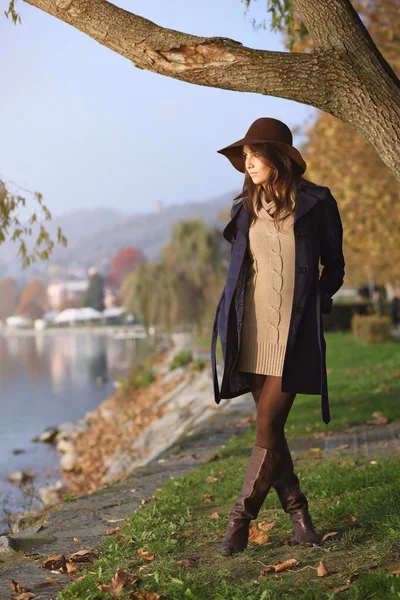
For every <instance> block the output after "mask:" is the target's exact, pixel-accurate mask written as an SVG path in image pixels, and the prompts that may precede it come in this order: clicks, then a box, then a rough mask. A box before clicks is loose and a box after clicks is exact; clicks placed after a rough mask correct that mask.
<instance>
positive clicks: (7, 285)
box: [0, 277, 21, 320]
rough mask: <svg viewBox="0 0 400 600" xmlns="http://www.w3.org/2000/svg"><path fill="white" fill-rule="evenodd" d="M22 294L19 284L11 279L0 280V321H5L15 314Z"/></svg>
mask: <svg viewBox="0 0 400 600" xmlns="http://www.w3.org/2000/svg"><path fill="white" fill-rule="evenodd" d="M20 293H21V291H20V288H19V285H18V283H17V282H16V281H15V280H14V279H11V277H7V278H6V279H1V280H0V319H4V320H5V319H6V318H7V317H11V315H13V314H14V311H15V309H16V308H17V306H18V302H19V296H20Z"/></svg>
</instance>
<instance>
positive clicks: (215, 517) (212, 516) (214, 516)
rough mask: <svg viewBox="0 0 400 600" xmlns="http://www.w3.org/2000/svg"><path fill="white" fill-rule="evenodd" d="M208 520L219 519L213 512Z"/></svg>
mask: <svg viewBox="0 0 400 600" xmlns="http://www.w3.org/2000/svg"><path fill="white" fill-rule="evenodd" d="M210 519H219V514H218V513H217V512H213V514H212V515H211V517H210Z"/></svg>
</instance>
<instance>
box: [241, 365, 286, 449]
mask: <svg viewBox="0 0 400 600" xmlns="http://www.w3.org/2000/svg"><path fill="white" fill-rule="evenodd" d="M249 375H250V388H251V392H252V395H253V398H254V401H255V403H256V407H257V425H256V444H257V446H261V447H262V448H270V449H272V450H277V451H284V450H285V449H286V441H285V424H286V421H287V418H288V416H289V413H290V409H291V408H292V405H293V402H294V399H295V397H296V394H294V393H289V392H282V377H277V376H274V375H260V374H258V373H250V374H249Z"/></svg>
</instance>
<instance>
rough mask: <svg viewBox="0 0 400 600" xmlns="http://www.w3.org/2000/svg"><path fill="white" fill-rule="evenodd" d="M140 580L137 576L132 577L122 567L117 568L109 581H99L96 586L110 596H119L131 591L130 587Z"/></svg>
mask: <svg viewBox="0 0 400 600" xmlns="http://www.w3.org/2000/svg"><path fill="white" fill-rule="evenodd" d="M139 582H140V579H139V578H138V577H132V576H131V575H130V574H129V573H128V572H127V571H125V570H124V569H117V570H116V572H115V575H114V577H113V578H112V579H111V581H110V583H108V584H102V583H99V585H98V586H97V587H98V588H99V590H100V591H102V592H105V593H107V594H110V595H111V596H115V597H119V596H120V595H121V594H126V593H127V592H131V591H132V587H133V586H134V585H137V584H138V583H139Z"/></svg>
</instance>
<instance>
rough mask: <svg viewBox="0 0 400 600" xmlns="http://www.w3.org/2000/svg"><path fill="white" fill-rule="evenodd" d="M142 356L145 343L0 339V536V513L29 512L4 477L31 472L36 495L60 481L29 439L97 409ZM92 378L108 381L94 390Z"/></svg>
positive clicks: (90, 336) (72, 336)
mask: <svg viewBox="0 0 400 600" xmlns="http://www.w3.org/2000/svg"><path fill="white" fill-rule="evenodd" d="M146 353H147V342H146V340H132V339H128V340H116V339H114V338H113V337H111V336H108V335H107V334H104V333H102V334H94V333H86V332H85V333H82V332H76V333H75V332H69V331H66V332H62V331H58V332H57V333H46V332H43V333H40V334H36V335H26V336H9V337H1V336H0V411H1V412H0V414H1V418H0V532H1V531H2V530H3V527H2V525H3V524H4V515H5V514H6V512H7V510H11V511H13V512H14V511H20V510H23V509H25V508H26V507H27V503H28V504H29V499H27V498H26V497H25V498H24V494H25V496H26V494H27V493H28V492H29V487H25V492H23V491H21V490H20V489H19V488H18V487H17V486H15V485H14V484H11V483H9V482H8V481H7V477H8V476H9V475H10V474H11V473H13V472H14V471H17V470H19V469H23V470H31V471H33V472H34V473H35V480H34V487H35V488H36V489H37V488H39V487H43V486H44V485H47V484H50V483H54V482H55V481H56V480H57V479H60V474H59V473H58V471H57V466H58V464H59V454H58V453H57V451H56V450H55V448H54V446H51V445H48V444H42V443H33V442H31V438H32V437H33V436H36V435H40V434H41V433H42V432H43V431H44V429H46V428H47V427H49V426H57V425H59V424H61V423H63V422H64V421H71V420H75V419H79V418H81V417H83V416H84V414H85V413H86V412H88V411H90V410H93V409H95V408H97V407H98V406H99V404H100V403H101V402H102V401H103V400H105V399H106V398H108V397H109V396H110V395H111V394H112V393H113V392H114V391H115V388H114V387H113V378H115V377H116V376H124V375H126V374H127V372H128V371H129V370H130V368H131V367H132V366H133V365H134V364H135V363H137V361H138V359H140V358H141V357H143V356H145V355H146ZM98 377H107V378H109V379H108V381H107V382H106V383H100V384H99V383H97V382H96V378H98ZM16 450H17V451H20V450H22V451H23V452H22V453H15V451H16ZM33 506H40V504H38V503H36V504H34V505H33Z"/></svg>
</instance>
